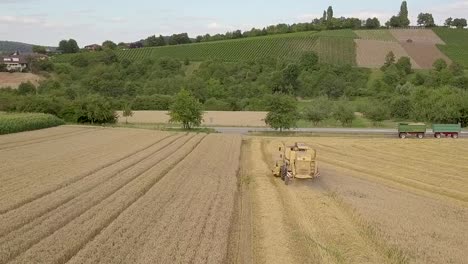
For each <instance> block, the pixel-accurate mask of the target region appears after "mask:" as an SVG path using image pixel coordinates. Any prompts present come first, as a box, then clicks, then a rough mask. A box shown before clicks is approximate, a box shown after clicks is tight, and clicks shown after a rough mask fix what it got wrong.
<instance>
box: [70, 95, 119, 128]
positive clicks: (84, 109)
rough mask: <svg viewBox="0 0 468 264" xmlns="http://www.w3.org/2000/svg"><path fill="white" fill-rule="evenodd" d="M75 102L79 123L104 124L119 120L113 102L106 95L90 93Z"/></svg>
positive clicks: (76, 118) (76, 117) (76, 116)
mask: <svg viewBox="0 0 468 264" xmlns="http://www.w3.org/2000/svg"><path fill="white" fill-rule="evenodd" d="M75 104H76V106H75V120H76V122H78V123H91V124H104V123H115V122H116V121H117V115H116V113H115V111H114V109H112V105H111V103H110V102H109V101H108V100H107V99H105V98H104V97H101V96H99V95H88V96H87V97H84V98H82V99H80V100H78V101H77V102H76V103H75Z"/></svg>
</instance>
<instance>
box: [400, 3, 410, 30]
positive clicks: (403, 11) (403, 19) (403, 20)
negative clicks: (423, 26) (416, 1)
mask: <svg viewBox="0 0 468 264" xmlns="http://www.w3.org/2000/svg"><path fill="white" fill-rule="evenodd" d="M398 17H399V19H400V27H407V26H409V25H410V21H409V19H408V3H407V2H406V1H403V3H401V7H400V13H399V14H398Z"/></svg>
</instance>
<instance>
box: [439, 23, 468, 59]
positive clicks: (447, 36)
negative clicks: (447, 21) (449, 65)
mask: <svg viewBox="0 0 468 264" xmlns="http://www.w3.org/2000/svg"><path fill="white" fill-rule="evenodd" d="M434 32H435V33H436V34H437V35H438V36H439V37H440V38H441V39H442V40H444V41H445V43H446V44H447V45H438V48H439V49H440V50H441V51H442V52H443V53H445V55H447V56H448V57H449V58H450V59H452V60H453V61H455V62H458V63H459V64H461V65H463V66H464V67H465V68H468V30H466V29H449V28H435V29H434Z"/></svg>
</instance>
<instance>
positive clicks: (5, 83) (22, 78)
mask: <svg viewBox="0 0 468 264" xmlns="http://www.w3.org/2000/svg"><path fill="white" fill-rule="evenodd" d="M43 79H44V78H43V77H41V76H39V75H36V74H32V73H22V72H14V73H9V72H0V88H6V87H11V88H13V89H16V88H18V86H19V85H20V84H21V83H23V82H32V83H33V84H34V85H38V84H39V82H40V81H42V80H43Z"/></svg>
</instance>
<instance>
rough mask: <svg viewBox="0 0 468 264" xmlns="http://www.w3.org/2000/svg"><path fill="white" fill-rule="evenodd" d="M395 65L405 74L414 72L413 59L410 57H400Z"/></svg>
mask: <svg viewBox="0 0 468 264" xmlns="http://www.w3.org/2000/svg"><path fill="white" fill-rule="evenodd" d="M395 66H396V67H397V68H398V70H400V71H401V72H402V73H404V74H405V75H408V74H410V73H412V72H413V69H412V67H411V60H410V58H408V57H401V58H400V59H398V61H397V63H396V64H395Z"/></svg>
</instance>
